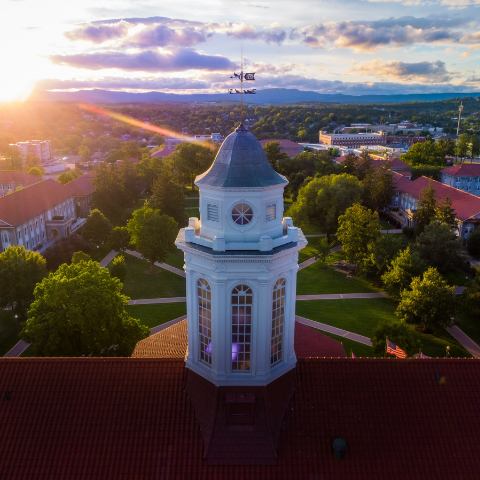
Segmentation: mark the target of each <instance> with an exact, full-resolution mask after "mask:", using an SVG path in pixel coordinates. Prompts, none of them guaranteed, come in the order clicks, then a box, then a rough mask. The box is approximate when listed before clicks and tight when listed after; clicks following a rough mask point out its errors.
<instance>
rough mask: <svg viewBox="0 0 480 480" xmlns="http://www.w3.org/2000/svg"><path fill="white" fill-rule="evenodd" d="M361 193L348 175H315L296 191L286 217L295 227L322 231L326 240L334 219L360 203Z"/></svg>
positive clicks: (334, 228)
mask: <svg viewBox="0 0 480 480" xmlns="http://www.w3.org/2000/svg"><path fill="white" fill-rule="evenodd" d="M362 192H363V188H362V185H361V184H360V182H359V181H358V179H357V178H355V177H354V176H352V175H347V174H342V175H327V176H323V177H319V176H316V177H315V178H314V179H313V180H311V181H310V182H309V183H308V184H307V185H305V186H304V187H302V188H301V189H300V191H299V194H298V199H297V201H296V202H295V203H294V204H293V205H292V207H291V208H290V214H291V215H292V217H293V218H294V221H295V222H296V223H297V224H299V225H312V226H317V227H321V228H323V229H324V230H325V233H326V234H327V239H328V238H329V236H330V234H332V233H334V231H335V230H336V229H337V226H338V217H339V216H340V215H342V214H343V213H345V211H346V210H347V208H349V207H351V206H352V205H353V204H354V203H358V202H359V201H360V199H361V196H362Z"/></svg>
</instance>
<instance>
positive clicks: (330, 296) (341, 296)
mask: <svg viewBox="0 0 480 480" xmlns="http://www.w3.org/2000/svg"><path fill="white" fill-rule="evenodd" d="M385 297H386V294H385V293H383V292H372V293H327V294H324V295H297V300H350V299H352V298H385Z"/></svg>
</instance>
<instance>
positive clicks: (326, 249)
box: [313, 237, 334, 262]
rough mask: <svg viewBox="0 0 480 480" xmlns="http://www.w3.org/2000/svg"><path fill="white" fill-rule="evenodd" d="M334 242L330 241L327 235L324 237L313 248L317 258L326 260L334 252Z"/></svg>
mask: <svg viewBox="0 0 480 480" xmlns="http://www.w3.org/2000/svg"><path fill="white" fill-rule="evenodd" d="M333 245H334V243H333V242H332V243H329V242H328V240H327V237H323V238H322V239H321V240H320V241H319V242H318V243H317V244H316V245H315V247H314V248H313V251H314V254H313V256H314V257H315V260H316V261H317V262H318V261H320V262H325V260H326V259H327V257H328V256H329V255H330V254H331V253H332V247H333Z"/></svg>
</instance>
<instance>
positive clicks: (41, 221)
mask: <svg viewBox="0 0 480 480" xmlns="http://www.w3.org/2000/svg"><path fill="white" fill-rule="evenodd" d="M40 225H43V217H40Z"/></svg>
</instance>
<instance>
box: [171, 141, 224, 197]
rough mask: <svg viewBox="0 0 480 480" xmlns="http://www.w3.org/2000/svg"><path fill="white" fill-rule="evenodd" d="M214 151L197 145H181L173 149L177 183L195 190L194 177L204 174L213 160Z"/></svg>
mask: <svg viewBox="0 0 480 480" xmlns="http://www.w3.org/2000/svg"><path fill="white" fill-rule="evenodd" d="M215 153H216V152H215V151H214V150H212V149H211V146H210V147H208V146H204V145H200V144H199V143H187V142H185V143H181V144H180V145H177V146H176V147H175V153H174V154H173V155H174V160H173V168H174V170H175V171H176V172H177V175H178V178H179V182H180V183H183V184H184V185H191V186H192V191H193V190H195V184H194V182H195V177H196V176H197V175H200V174H201V173H203V172H205V170H207V169H208V168H209V167H210V165H211V164H212V163H213V160H214V159H215Z"/></svg>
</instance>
